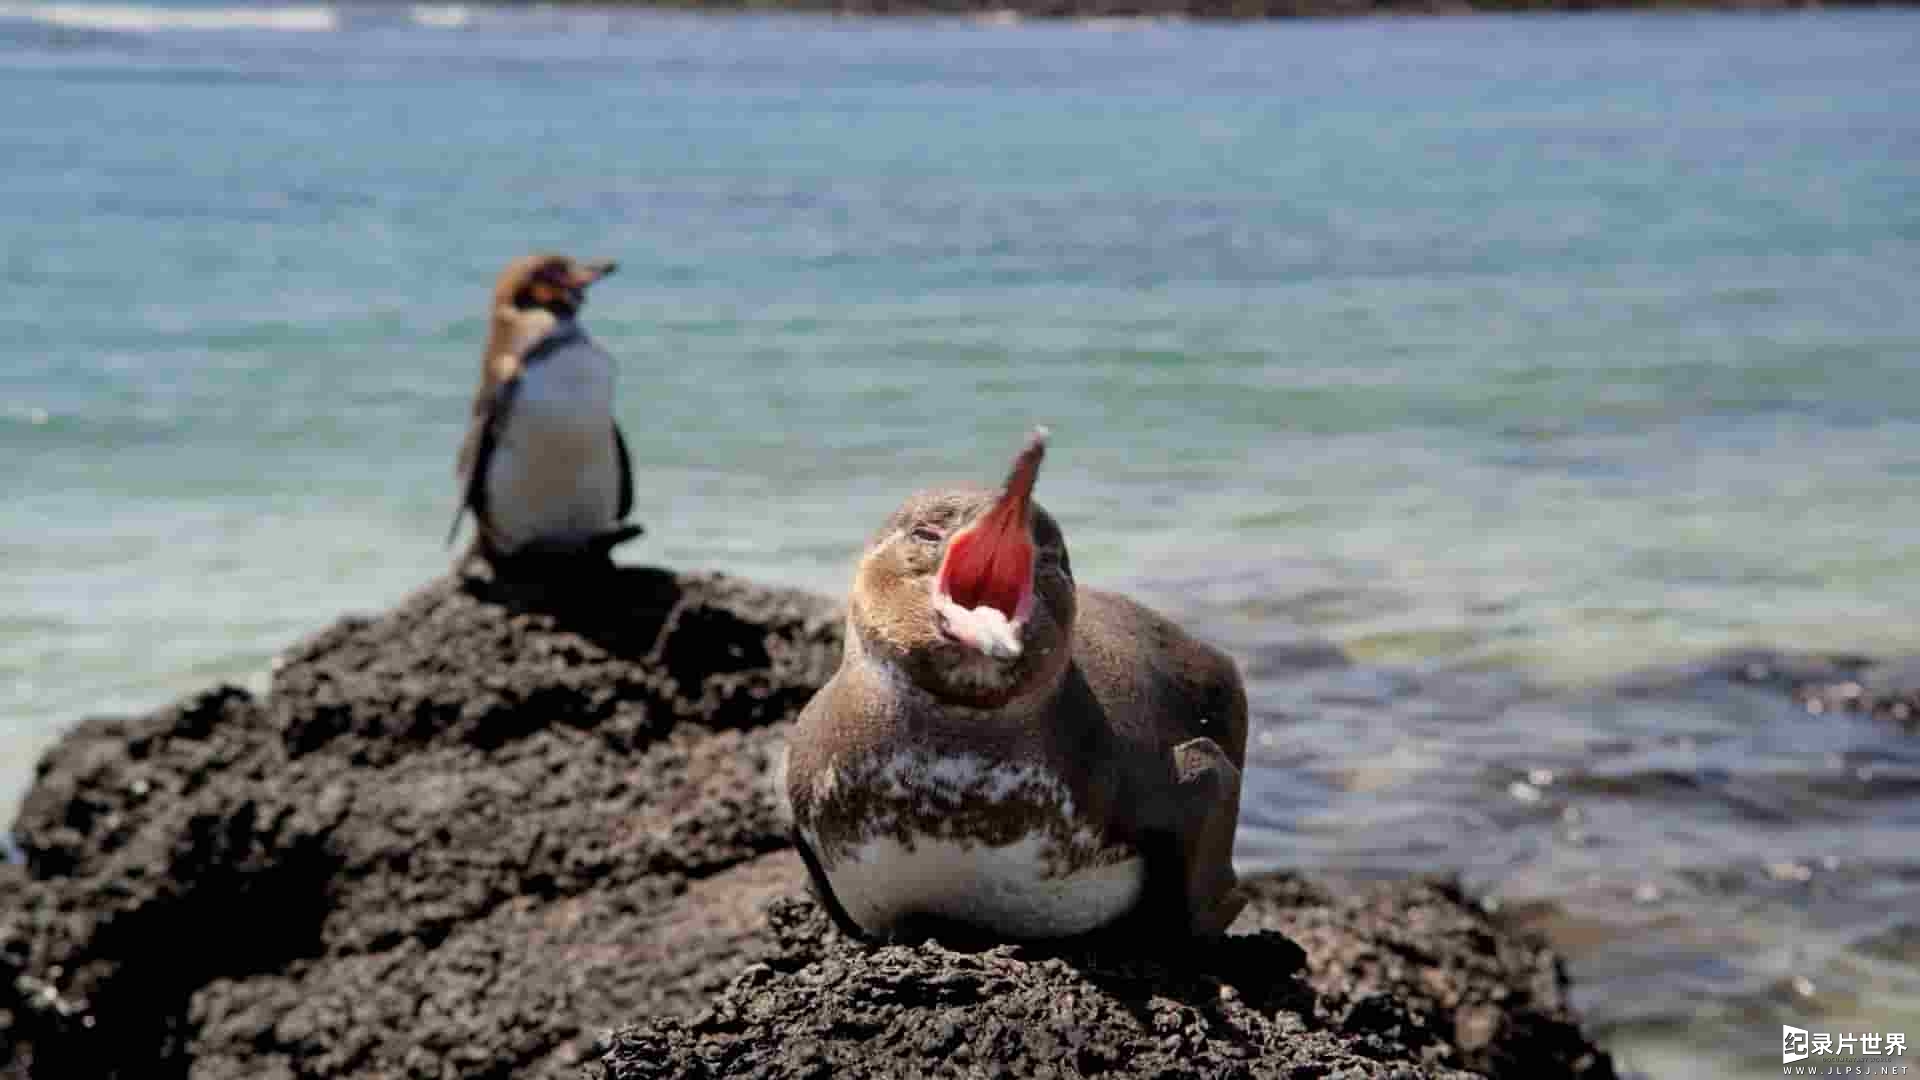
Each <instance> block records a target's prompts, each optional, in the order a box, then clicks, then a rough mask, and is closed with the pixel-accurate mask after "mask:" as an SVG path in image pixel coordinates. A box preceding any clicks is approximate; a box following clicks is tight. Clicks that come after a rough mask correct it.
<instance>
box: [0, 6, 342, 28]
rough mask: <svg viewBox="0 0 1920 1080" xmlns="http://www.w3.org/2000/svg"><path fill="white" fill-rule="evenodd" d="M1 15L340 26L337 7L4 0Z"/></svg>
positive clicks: (112, 24)
mask: <svg viewBox="0 0 1920 1080" xmlns="http://www.w3.org/2000/svg"><path fill="white" fill-rule="evenodd" d="M0 19H24V20H28V21H30V22H36V23H41V24H43V25H47V26H58V27H62V28H65V29H69V30H105V31H112V32H117V33H152V32H156V31H162V30H278V31H289V32H306V33H313V32H320V31H329V30H337V29H339V28H340V16H339V14H338V13H337V12H335V11H334V9H333V8H331V7H264V8H172V7H143V6H137V5H133V4H9V3H0Z"/></svg>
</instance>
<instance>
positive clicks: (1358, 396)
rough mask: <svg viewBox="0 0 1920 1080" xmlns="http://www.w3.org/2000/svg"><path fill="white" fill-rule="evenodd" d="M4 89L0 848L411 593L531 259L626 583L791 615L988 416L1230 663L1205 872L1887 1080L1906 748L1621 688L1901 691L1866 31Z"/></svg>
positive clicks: (1918, 635) (1349, 40)
mask: <svg viewBox="0 0 1920 1080" xmlns="http://www.w3.org/2000/svg"><path fill="white" fill-rule="evenodd" d="M0 96H4V98H5V100H6V101H7V102H8V103H9V106H10V107H9V108H8V109H7V122H6V124H4V125H0V176H4V178H5V191H6V197H5V198H4V199H0V333H3V334H4V340H6V341H7V342H8V345H9V348H8V356H7V360H6V362H5V364H4V366H0V461H5V462H6V467H5V468H3V469H0V799H5V800H11V799H12V798H13V797H16V796H17V794H18V792H19V791H20V790H21V789H22V788H23V787H24V785H25V783H26V782H27V779H28V777H29V774H30V769H31V763H32V761H33V760H34V758H35V756H36V755H37V754H38V753H39V751H40V750H41V749H43V748H44V747H45V746H46V745H47V743H48V742H49V740H51V739H52V738H53V737H54V736H55V735H56V734H57V733H58V732H59V730H60V729H61V727H62V726H63V725H65V724H67V723H70V722H71V721H72V720H74V719H75V718H77V717H78V716H80V715H82V714H85V713H88V712H95V711H111V710H124V709H133V708H144V707H148V706H151V705H154V704H156V703H159V702H161V701H164V700H166V699H167V698H169V697H171V696H172V695H175V694H177V693H180V692H183V691H185V690H188V689H190V688H193V687H196V686H200V685H203V684H206V683H208V682H210V681H213V680H217V679H232V680H246V679H248V678H250V677H253V676H255V675H256V674H257V673H258V672H259V671H260V670H261V669H262V668H263V667H264V665H265V664H266V663H267V661H268V660H269V658H270V657H271V656H272V655H273V654H274V653H275V652H276V651H277V650H279V649H281V648H283V647H284V646H285V645H287V644H288V643H289V642H291V641H292V640H294V639H295V638H297V637H298V636H300V635H301V634H303V633H306V632H309V631H311V630H313V629H315V628H317V627H318V626H320V625H322V624H323V623H324V622H325V621H326V620H327V619H329V618H330V617H332V616H333V615H335V614H336V613H338V612H340V611H342V610H344V609H367V608H376V607H379V606H381V605H384V604H386V603H388V602H391V601H392V600H394V599H395V598H397V597H398V596H400V595H401V594H402V593H403V592H404V591H405V590H406V589H408V588H409V587H411V586H412V585H414V584H417V583H418V582H420V581H422V580H423V579H425V578H427V577H428V576H430V575H431V574H433V573H435V572H437V571H438V570H439V569H440V568H441V567H443V566H444V565H445V562H446V553H445V551H444V550H443V549H442V548H441V547H440V546H439V544H440V538H441V536H442V534H443V531H444V528H445V525H446V522H447V520H448V518H449V516H450V512H451V503H452V490H451V477H450V458H451V454H452V448H453V445H454V443H455V441H456V439H457V436H458V425H459V424H460V422H461V420H462V417H463V414H464V410H465V404H466V395H467V394H468V392H469V380H470V379H471V378H472V376H473V373H474V368H475V359H476V350H477V347H478V343H479V339H480V335H481V332H482V327H483V321H482V320H483V298H484V294H485V289H486V287H487V284H488V282H489V280H490V278H491V276H492V274H493V273H494V272H495V270H496V269H497V268H498V266H499V265H500V264H501V263H502V262H503V261H504V260H505V259H506V258H508V257H509V256H512V255H514V254H518V253H520V252H523V251H526V250H530V249H533V248H557V249H562V250H567V251H572V252H576V253H580V254H592V255H611V256H616V257H618V258H619V259H621V260H622V264H623V268H622V271H621V273H620V274H619V275H618V276H617V277H615V278H612V279H610V280H609V281H608V282H606V283H605V284H604V285H603V286H601V287H600V289H599V290H598V291H597V292H596V294H595V296H594V299H593V302H592V305H591V306H590V308H589V310H588V315H589V319H590V323H589V325H590V326H591V328H592V329H593V330H594V332H595V333H596V334H598V335H599V336H600V338H601V339H602V340H603V341H604V342H605V343H606V344H607V345H608V346H609V347H610V348H611V349H613V351H614V352H615V353H616V354H617V355H619V356H620V357H621V360H622V368H621V380H622V381H621V398H620V404H619V412H620V417H621V420H622V423H623V424H624V426H625V429H626V433H627V438H628V440H629V442H630V443H631V444H632V447H633V451H634V455H635V458H636V459H637V461H638V462H639V464H640V471H639V475H638V477H637V480H638V487H639V494H638V505H639V514H638V516H639V517H640V519H641V520H643V521H644V522H645V523H646V524H647V525H648V526H649V528H650V530H651V531H650V533H649V535H648V536H647V537H646V538H645V539H644V540H642V541H640V542H638V543H637V544H635V545H634V546H633V547H632V548H630V549H629V551H630V554H629V556H628V557H629V558H633V559H646V560H659V561H664V562H667V563H670V564H673V565H677V566H705V567H716V568H721V569H725V570H729V571H734V572H737V573H740V574H743V575H749V576H753V577H757V578H761V579H765V580H771V581H781V582H788V583H793V584H798V585H804V586H811V587H816V588H821V589H837V588H839V587H841V585H842V583H843V580H844V578H845V575H846V572H847V567H848V565H849V561H850V558H851V555H852V552H853V550H854V547H855V545H856V544H857V543H858V541H859V539H860V538H861V537H862V536H863V535H864V534H865V532H866V531H867V530H868V529H869V528H870V527H872V525H873V524H875V523H876V522H877V521H878V520H879V519H880V517H881V516H882V515H883V514H884V513H885V511H886V510H887V509H888V508H889V507H890V506H891V505H892V504H893V502H894V501H895V500H897V499H898V498H899V497H900V496H901V495H902V494H904V493H905V492H907V491H909V490H911V489H913V488H915V487H917V486H921V485H924V484H928V483H932V482H936V481H945V480H977V481H983V482H984V481H992V480H994V479H996V478H997V477H998V476H999V475H1000V473H1001V470H1002V469H1003V468H1004V465H1005V461H1006V458H1007V456H1008V454H1010V452H1011V451H1012V450H1013V449H1014V448H1015V446H1016V445H1017V442H1018V438H1019V435H1020V433H1021V432H1022V431H1023V430H1024V429H1025V428H1026V427H1027V426H1028V425H1029V424H1031V423H1034V422H1045V423H1047V424H1049V425H1050V426H1051V427H1052V429H1053V431H1054V434H1055V442H1054V451H1055V452H1054V453H1053V455H1052V456H1051V457H1050V458H1049V461H1048V464H1047V471H1046V473H1045V475H1044V477H1043V478H1042V481H1041V493H1042V497H1043V498H1044V500H1045V501H1046V502H1047V504H1048V506H1049V507H1050V508H1051V509H1052V510H1053V511H1054V512H1055V513H1056V514H1057V515H1058V516H1059V517H1060V518H1061V520H1062V521H1063V522H1064V523H1065V525H1066V528H1067V531H1068V536H1069V538H1070V540H1071V541H1072V544H1073V554H1074V562H1075V566H1076V569H1077V570H1078V572H1079V575H1080V577H1081V579H1082V580H1083V581H1087V582H1093V583H1105V584H1115V585H1122V586H1125V587H1128V588H1131V589H1133V590H1135V591H1137V592H1139V593H1141V594H1142V595H1144V596H1147V597H1149V598H1151V599H1153V600H1154V601H1155V602H1157V603H1159V604H1161V605H1163V606H1165V607H1166V608H1168V609H1169V610H1172V611H1175V612H1177V613H1179V614H1180V615H1181V617H1183V618H1184V619H1186V620H1188V621H1189V622H1190V623H1191V624H1192V625H1194V626H1195V627H1196V628H1197V629H1199V630H1201V631H1202V632H1203V633H1205V634H1207V635H1208V636H1210V637H1213V638H1215V639H1217V640H1220V641H1222V642H1224V643H1226V644H1227V645H1229V646H1230V647H1231V648H1233V649H1234V651H1235V652H1236V654H1237V655H1238V656H1239V657H1240V659H1241V660H1242V662H1243V664H1244V665H1245V667H1246V669H1247V671H1248V674H1249V677H1250V682H1251V691H1252V697H1253V700H1254V704H1255V709H1256V712H1257V713H1258V714H1259V718H1260V723H1259V728H1258V731H1257V738H1256V746H1255V748H1254V756H1255V758H1256V760H1257V761H1258V763H1259V764H1260V766H1262V767H1261V768H1260V769H1259V770H1258V771H1256V772H1255V773H1254V774H1253V776H1252V779H1251V781H1250V788H1249V791H1248V794H1247V810H1246V827H1245V829H1244V830H1243V837H1242V855H1243V856H1244V860H1245V862H1246V863H1247V865H1249V866H1265V865H1309V866H1320V867H1331V868H1337V869H1341V870H1346V871H1355V872H1362V873H1404V872H1408V871H1419V870H1446V869H1452V870H1458V871H1461V872H1463V873H1464V874H1466V876H1467V878H1468V880H1469V881H1470V883H1471V884H1472V885H1473V886H1474V887H1475V889H1476V890H1477V891H1479V892H1481V893H1484V894H1486V895H1488V896H1489V897H1491V898H1492V900H1493V901H1495V902H1498V903H1501V904H1504V905H1507V906H1509V907H1510V908H1515V909H1519V910H1523V911H1527V912H1530V913H1532V915H1531V917H1532V918H1534V919H1535V921H1537V922H1539V923H1540V924H1541V925H1544V926H1547V927H1548V928H1549V929H1550V930H1552V932H1553V933H1554V934H1555V935H1556V937H1557V938H1558V939H1559V940H1560V941H1561V942H1562V944H1563V945H1564V946H1565V947H1566V948H1567V950H1568V951H1569V953H1570V955H1571V956H1572V958H1573V973H1574V975H1575V978H1576V980H1577V982H1578V986H1579V993H1580V1000H1581V1003H1582V1005H1583V1006H1584V1007H1585V1008H1586V1009H1587V1010H1588V1012H1589V1014H1590V1015H1591V1016H1593V1017H1594V1018H1595V1019H1596V1020H1597V1021H1599V1022H1600V1023H1601V1025H1602V1026H1603V1030H1604V1031H1605V1033H1606V1034H1607V1035H1608V1036H1609V1040H1610V1042H1611V1044H1612V1045H1613V1046H1614V1047H1615V1048H1616V1050H1618V1051H1619V1052H1620V1054H1621V1056H1622V1058H1623V1060H1624V1061H1625V1062H1626V1063H1627V1064H1628V1065H1629V1066H1632V1067H1636V1068H1640V1069H1644V1070H1647V1071H1649V1072H1651V1073H1653V1074H1655V1075H1657V1076H1661V1077H1667V1076H1674V1077H1678V1076H1687V1077H1700V1076H1707V1077H1716V1076H1723V1077H1733V1076H1751V1075H1756V1073H1755V1070H1756V1069H1763V1068H1768V1067H1770V1066H1771V1065H1772V1064H1774V1063H1775V1062H1774V1059H1773V1057H1772V1055H1773V1054H1774V1053H1777V1050H1778V1044H1777V1033H1778V1025H1779V1023H1780V1022H1782V1021H1783V1020H1785V1021H1788V1022H1795V1021H1813V1023H1811V1024H1807V1023H1803V1024H1802V1026H1812V1027H1816V1028H1817V1027H1819V1026H1820V1025H1821V1024H1825V1025H1827V1026H1828V1027H1831V1028H1834V1029H1836V1030H1841V1029H1848V1028H1855V1029H1860V1030H1876V1029H1891V1030H1905V1031H1907V1032H1909V1037H1910V1040H1911V1041H1920V1012H1917V1011H1916V1004H1915V1003H1916V1001H1920V966H1917V963H1916V961H1917V957H1916V953H1917V952H1920V944H1916V942H1917V941H1920V928H1917V926H1916V924H1917V922H1920V919H1917V918H1916V914H1915V913H1916V912H1920V855H1917V854H1916V851H1917V850H1920V753H1917V751H1916V748H1915V747H1916V744H1915V742H1914V741H1913V739H1912V737H1910V736H1903V735H1902V734H1901V733H1900V732H1899V731H1898V730H1897V729H1895V728H1893V727H1892V726H1891V725H1886V724H1878V723H1875V722H1873V721H1869V720H1865V719H1859V718H1835V717H1832V716H1827V717H1824V718H1815V717H1810V716H1808V715H1807V714H1806V713H1804V712H1803V711H1800V710H1797V709H1795V708H1794V707H1792V705H1791V704H1790V703H1789V702H1787V701H1786V700H1785V698H1784V696H1782V695H1780V694H1778V693H1770V692H1764V691H1761V690H1757V689H1754V688H1751V687H1744V686H1741V685H1738V684H1737V683H1735V682H1730V681H1728V680H1725V679H1722V678H1719V677H1718V676H1715V675H1712V674H1710V673H1702V672H1691V673H1689V672H1687V671H1684V670H1683V671H1681V672H1680V673H1678V674H1675V675H1673V676H1672V677H1671V678H1668V679H1665V680H1655V681H1654V682H1653V683H1651V684H1649V683H1648V682H1647V681H1646V680H1644V679H1641V680H1629V681H1627V682H1622V681H1621V680H1622V678H1623V677H1624V676H1625V673H1627V672H1630V671H1634V670H1637V669H1641V668H1643V667H1646V666H1648V665H1675V664H1682V663H1685V662H1688V661H1691V660H1694V659H1696V658H1699V657H1701V656H1704V655H1706V654H1709V653H1711V652H1713V651H1715V650H1718V649H1721V648H1725V647H1728V646H1732V645H1736V644H1744V643H1758V644H1764V645H1769V646H1774V647H1781V648H1814V649H1848V650H1855V651H1860V652H1864V653H1869V654H1874V655H1893V654H1901V653H1906V652H1912V651H1916V650H1920V625H1916V622H1915V619H1914V618H1913V612H1914V609H1915V603H1916V600H1920V589H1916V586H1915V581H1916V573H1917V572H1920V494H1916V491H1920V419H1916V418H1917V417H1920V300H1917V299H1916V293H1915V285H1914V283H1915V282H1916V281H1920V108H1916V107H1915V105H1914V103H1915V102H1916V101H1920V16H1916V15H1913V14H1904V13H1868V14H1846V15H1839V14H1819V15H1793V16H1775V17H1728V16H1713V17H1706V16H1671V15H1669V16H1646V17H1638V16H1637V17H1613V16H1606V17H1582V18H1567V19H1560V18H1532V19H1516V20H1501V19H1458V20H1442V21H1422V20H1402V21H1391V22H1337V23H1320V22H1308V23H1287V24H1275V25H1262V26H1233V27H1211V26H1208V27H1201V26H1183V25H1178V24H1167V23H1154V24H1119V25H1115V24H1088V25H1072V24H1049V25H1033V24H1027V25H1019V26H985V25H971V24H968V23H965V22H949V23H920V22H866V21H840V22H832V21H792V20H774V19H751V20H747V19H715V20H707V19H700V18H692V17H681V16H659V15H645V14H608V13H597V12H583V11H571V10H570V11H565V12H560V11H547V10H542V9H520V10H517V11H514V12H511V13H509V12H499V11H491V10H486V9H468V8H463V7H454V6H441V7H415V8H405V7H383V8H367V9H362V8H332V7H325V6H311V7H299V8H270V7H258V6H247V7H236V8H233V9H221V8H212V7H172V8H154V7H140V6H131V5H124V6H113V7H101V6H87V5H78V4H73V5H55V4H37V3H18V2H0ZM1316 641H1331V642H1333V643H1336V644H1338V645H1339V646H1340V647H1341V648H1343V649H1344V650H1345V651H1346V653H1347V655H1349V656H1350V657H1352V658H1353V660H1354V661H1356V662H1355V663H1354V664H1352V665H1340V664H1335V663H1334V662H1333V658H1332V657H1331V656H1330V655H1328V654H1327V653H1326V652H1324V651H1323V650H1319V649H1316V648H1315V647H1314V646H1313V645H1312V643H1313V642H1316ZM1649 685H1651V686H1652V689H1649V688H1648V687H1649ZM1803 871H1804V872H1805V876H1804V879H1803V878H1802V876H1801V875H1802V872H1803ZM1796 980H1798V981H1796ZM1809 991H1810V992H1811V995H1812V996H1811V997H1808V996H1807V993H1808V992H1809Z"/></svg>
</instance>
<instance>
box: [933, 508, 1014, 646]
mask: <svg viewBox="0 0 1920 1080" xmlns="http://www.w3.org/2000/svg"><path fill="white" fill-rule="evenodd" d="M1026 532H1027V528H1026V522H1025V521H1016V522H1014V523H1013V527H1012V528H1005V527H1001V526H1000V525H999V523H997V522H995V521H994V520H993V515H989V516H988V517H987V518H986V519H984V520H982V521H981V522H980V523H979V524H978V525H975V526H973V527H971V528H969V529H966V530H965V531H963V532H961V533H960V534H959V535H957V536H955V537H954V538H953V539H952V540H950V541H948V542H947V557H946V559H945V560H944V561H943V562H941V564H940V581H939V586H938V588H939V590H940V592H942V593H944V594H945V595H946V596H948V597H950V598H951V599H952V600H953V602H954V603H956V604H959V605H960V606H961V607H964V608H977V607H993V608H997V609H998V610H999V611H1000V613H1001V614H1002V615H1005V616H1006V617H1007V619H1008V620H1009V621H1012V620H1013V619H1016V618H1018V617H1019V616H1020V614H1021V612H1022V609H1024V608H1025V607H1026V601H1027V598H1028V595H1029V594H1030V593H1032V591H1033V542H1032V541H1030V540H1028V539H1027V536H1026Z"/></svg>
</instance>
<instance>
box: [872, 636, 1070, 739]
mask: <svg viewBox="0 0 1920 1080" xmlns="http://www.w3.org/2000/svg"><path fill="white" fill-rule="evenodd" d="M846 642H847V644H846V651H847V663H848V666H850V667H852V668H853V669H854V670H856V671H858V672H859V677H860V679H861V681H863V682H865V683H867V684H868V685H869V686H871V687H873V688H874V689H875V690H878V691H879V692H880V693H881V694H883V695H884V696H886V697H887V698H889V699H891V700H893V701H896V702H899V703H901V704H902V705H904V706H906V707H908V708H911V709H915V710H920V711H928V710H930V711H935V712H939V713H942V714H944V715H946V716H948V717H950V718H953V719H964V718H967V717H978V716H981V715H983V714H988V713H990V714H992V715H994V716H996V717H1000V718H1003V719H1017V718H1021V717H1038V716H1040V715H1041V714H1043V713H1045V712H1046V711H1047V709H1048V707H1049V706H1050V705H1051V703H1052V702H1053V700H1054V699H1055V698H1057V697H1058V696H1059V695H1060V691H1061V688H1062V687H1063V686H1064V685H1065V684H1066V672H1065V670H1064V669H1063V670H1061V671H1059V672H1057V673H1055V674H1054V675H1053V676H1052V677H1050V678H1049V679H1047V680H1046V681H1044V682H1042V683H1039V684H1037V685H1034V686H1032V687H1029V688H1028V689H1027V690H1026V691H1025V692H1024V693H1022V694H1020V695H1018V696H1017V697H1014V698H1011V699H1009V700H1008V701H1006V702H1003V703H1002V704H999V705H994V706H979V705H968V704H965V703H963V702H958V701H952V700H949V699H947V698H943V697H938V696H936V695H935V694H933V693H932V692H931V691H929V690H928V689H927V688H925V687H923V686H921V685H920V684H919V683H917V682H915V681H914V680H913V676H911V675H909V674H908V673H907V670H906V669H905V668H903V667H902V666H900V664H899V663H897V662H896V661H894V660H893V659H892V658H891V657H888V656H886V655H885V654H884V653H882V652H880V651H879V650H877V649H873V648H870V647H869V646H868V645H867V644H866V643H865V642H864V641H862V640H861V637H860V632H859V630H858V629H857V628H856V627H854V626H853V625H852V623H851V621H849V623H848V626H847V631H846ZM981 660H982V662H990V661H987V660H986V658H985V657H981Z"/></svg>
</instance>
